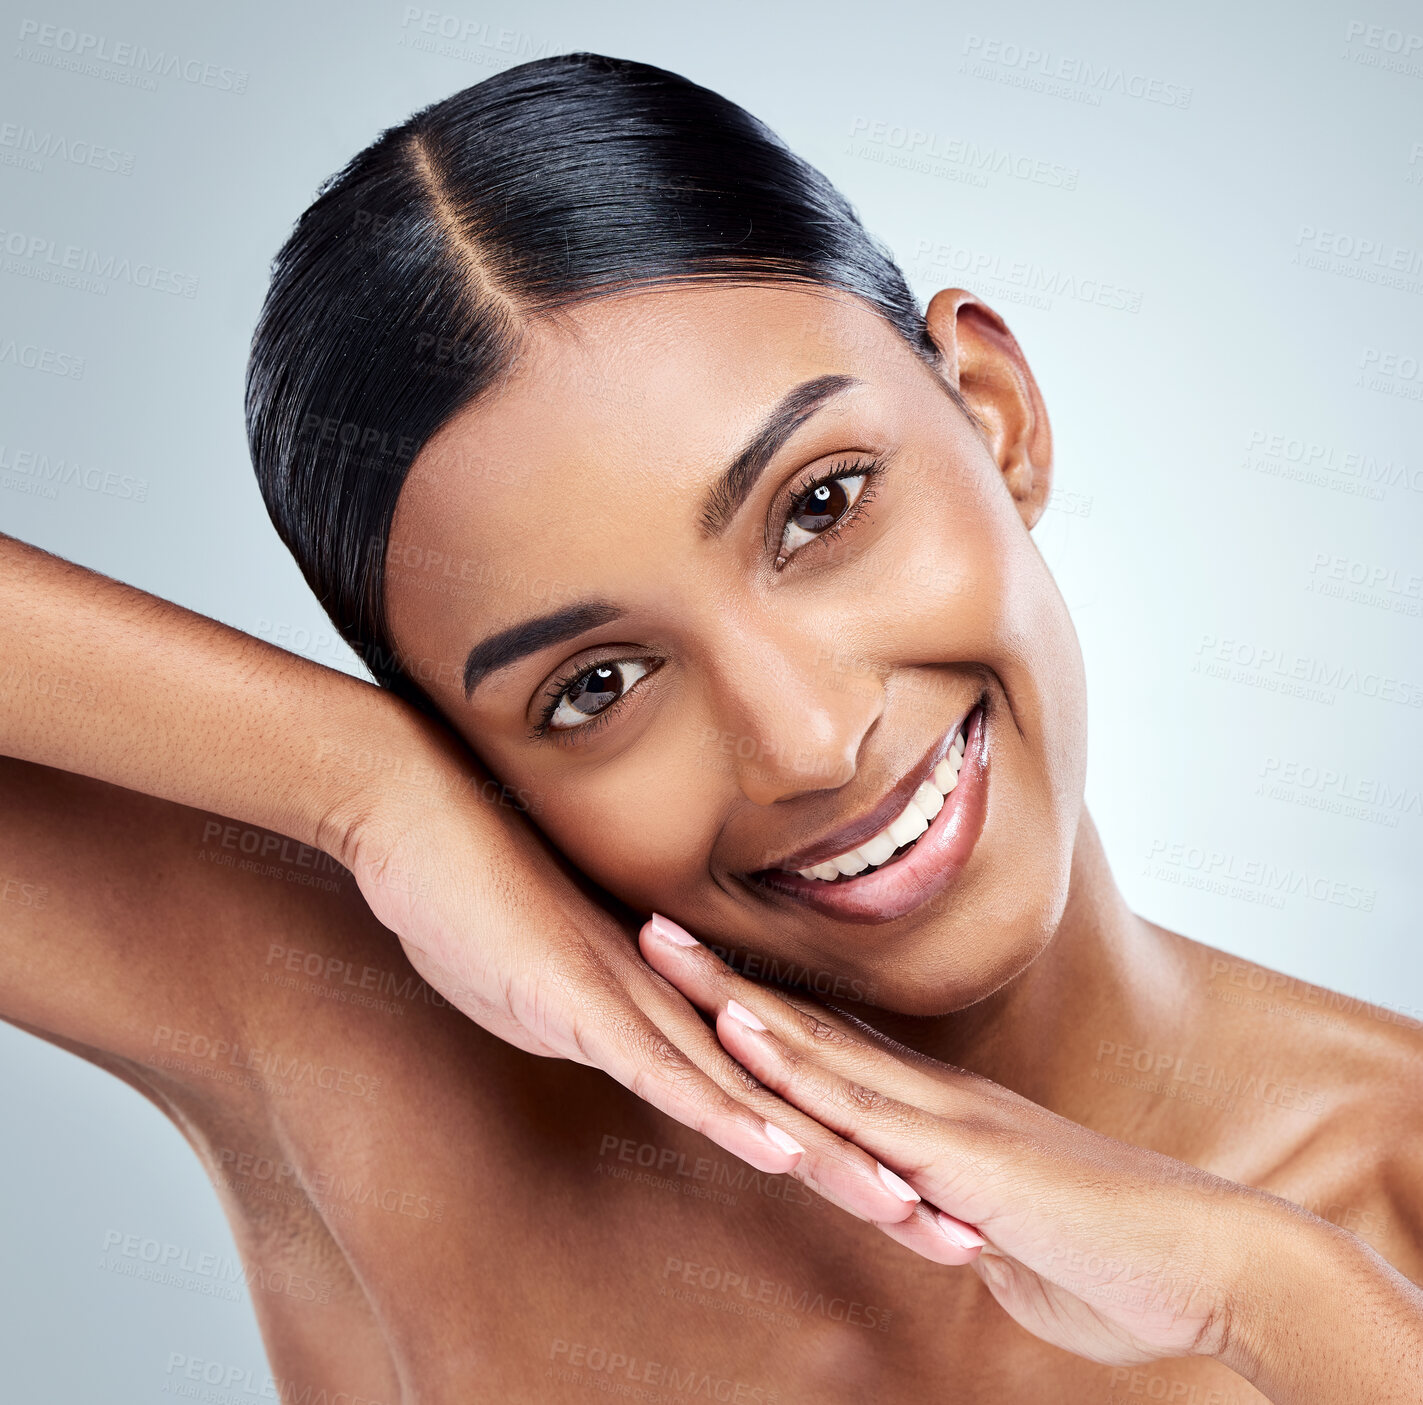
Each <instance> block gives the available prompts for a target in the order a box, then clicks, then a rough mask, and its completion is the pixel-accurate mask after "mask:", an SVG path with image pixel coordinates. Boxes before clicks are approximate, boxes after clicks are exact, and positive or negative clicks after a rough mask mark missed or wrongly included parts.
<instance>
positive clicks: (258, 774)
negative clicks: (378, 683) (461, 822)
mask: <svg viewBox="0 0 1423 1405" xmlns="http://www.w3.org/2000/svg"><path fill="white" fill-rule="evenodd" d="M0 599H3V600H4V602H5V608H4V610H3V611H0V659H3V660H4V665H3V667H2V668H0V754H3V755H7V756H13V757H16V758H18V759H20V760H24V761H34V762H38V763H39V764H41V765H44V766H54V767H57V768H59V769H61V770H66V771H73V772H76V773H77V774H79V775H84V776H91V777H93V778H94V779H96V780H103V781H109V782H112V783H113V784H115V785H121V786H125V787H127V788H128V789H130V790H138V791H142V792H144V793H145V794H148V795H154V796H158V797H159V798H161V799H164V800H173V801H176V802H178V803H179V804H183V805H191V806H194V807H196V808H199V809H204V810H215V811H217V812H218V813H219V814H224V815H230V816H232V818H234V819H238V820H246V821H248V822H249V823H252V824H256V825H262V826H264V827H267V828H270V829H274V830H277V831H279V832H280V833H282V834H287V835H291V836H292V837H293V838H294V839H298V840H301V841H302V842H304V843H307V844H310V845H312V846H314V847H316V848H320V849H323V850H325V851H327V852H331V853H333V854H334V855H335V856H336V857H337V858H340V857H341V855H340V853H339V852H337V851H338V850H339V849H340V848H341V846H342V844H343V843H344V842H345V837H346V836H345V832H344V831H345V827H346V821H345V818H344V817H345V816H347V815H349V814H350V813H352V810H353V807H354V806H356V804H357V802H358V799H359V797H360V796H361V793H362V790H363V789H367V790H368V789H369V786H370V772H369V769H367V770H365V771H361V770H358V769H357V768H356V767H355V766H353V765H352V764H351V759H352V758H354V757H382V756H385V757H395V756H399V757H402V758H404V760H405V763H406V772H405V773H406V774H407V775H410V774H419V767H420V765H421V764H422V763H423V765H425V766H426V767H428V768H429V769H430V772H431V774H433V772H434V771H435V770H437V769H445V768H448V767H449V766H450V765H451V764H452V761H453V758H454V756H455V754H456V748H455V746H454V745H453V743H452V740H451V739H450V738H449V737H448V736H447V735H446V734H445V733H444V732H443V729H441V728H438V727H436V726H435V725H434V724H433V723H431V722H429V721H428V720H427V719H425V718H422V717H421V716H420V715H419V714H418V713H417V712H416V711H415V710H414V709H413V708H409V707H406V706H404V705H403V704H401V703H400V702H399V700H398V699H396V698H394V697H392V696H390V695H388V694H386V693H385V692H384V691H383V690H381V689H379V688H376V687H374V686H373V685H371V684H369V683H364V682H361V681H360V680H359V679H355V678H351V677H348V676H347V675H346V674H344V673H340V672H338V671H337V670H335V669H330V668H324V667H322V666H321V665H320V664H315V663H311V662H309V661H308V660H306V659H302V658H298V657H297V656H296V655H293V654H289V653H287V652H285V651H284V650H282V649H277V648H274V647H273V646H271V645H270V644H266V643H264V642H262V641H261V640H258V639H254V638H252V637H251V636H250V635H247V634H243V633H242V632H241V631H239V630H235V629H229V628H228V627H227V626H226V625H222V624H218V623H217V622H216V621H214V620H210V619H207V618H205V617H204V616H202V615H198V614H194V613H193V612H192V611H190V610H185V609H183V608H182V607H181V606H178V605H173V604H170V603H169V602H168V601H166V600H159V599H157V598H156V597H154V596H151V595H146V594H144V593H143V592H142V591H139V590H135V589H133V588H131V587H129V586H126V585H122V584H120V583H119V582H117V581H113V580H110V579H109V578H108V577H106V576H101V575H98V574H96V573H95V572H92V571H88V570H85V569H83V568H82V567H79V566H74V565H71V564H70V563H69V562H67V561H62V560H60V559H59V558H58V557H55V556H51V555H48V554H47V553H45V552H43V551H39V550H37V549H35V548H34V547H31V546H27V545H25V544H24V543H22V542H18V541H15V540H14V539H12V538H9V537H3V536H0ZM343 762H344V764H343Z"/></svg>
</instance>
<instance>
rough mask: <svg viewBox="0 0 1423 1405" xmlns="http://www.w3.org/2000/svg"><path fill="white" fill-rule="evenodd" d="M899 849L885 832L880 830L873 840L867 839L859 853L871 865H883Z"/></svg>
mask: <svg viewBox="0 0 1423 1405" xmlns="http://www.w3.org/2000/svg"><path fill="white" fill-rule="evenodd" d="M898 847H899V846H898V845H897V844H895V842H894V840H893V839H891V838H890V837H889V835H888V834H886V833H885V832H884V830H880V832H879V833H878V834H877V835H875V837H874V838H873V839H867V840H865V842H864V843H863V844H861V845H860V848H859V852H860V854H861V855H862V856H863V857H864V858H865V859H866V860H867V861H868V862H869V863H872V864H882V863H883V862H884V861H885V860H886V859H887V858H888V857H889V856H890V855H891V854H892V853H894V851H895V849H896V848H898Z"/></svg>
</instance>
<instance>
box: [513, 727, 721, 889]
mask: <svg viewBox="0 0 1423 1405" xmlns="http://www.w3.org/2000/svg"><path fill="white" fill-rule="evenodd" d="M711 780H712V777H711V776H710V775H709V774H708V772H707V771H706V770H704V769H699V768H698V766H697V764H696V760H695V757H693V758H692V760H690V761H689V760H688V758H687V756H686V755H685V754H672V753H670V752H669V750H667V749H665V748H657V747H647V748H642V747H639V748H637V750H636V752H635V753H630V754H629V755H627V756H625V757H624V758H622V759H621V760H620V761H614V762H611V763H610V764H609V765H608V766H606V767H603V768H595V769H590V770H589V771H588V772H587V774H585V775H583V776H581V777H579V778H576V779H572V780H569V779H566V778H564V779H561V780H560V782H559V784H558V785H556V786H552V787H550V786H543V787H542V788H541V794H542V796H543V798H544V805H543V809H542V812H541V813H540V814H539V815H538V816H537V820H538V824H539V827H540V828H541V829H542V830H543V831H544V833H545V834H546V835H547V836H548V837H549V839H550V840H551V841H552V842H553V844H554V845H555V846H556V847H557V848H558V849H559V850H561V851H562V853H563V854H564V855H565V856H566V857H567V858H568V859H569V861H570V862H572V863H573V864H574V865H575V866H576V867H577V868H579V869H581V870H582V871H583V872H584V873H586V874H587V875H588V876H589V877H590V878H592V879H593V880H594V882H596V883H599V884H601V885H602V886H603V887H604V888H606V889H607V890H608V891H609V892H610V893H612V894H613V895H614V896H615V897H617V898H619V899H621V900H622V901H623V902H625V903H628V904H629V905H631V906H633V907H639V908H647V909H651V908H656V907H659V906H660V907H662V908H664V909H667V908H670V906H671V905H672V903H673V902H674V901H675V895H676V894H678V893H685V891H686V890H687V889H688V888H689V887H690V886H692V885H694V884H696V883H699V882H704V881H705V880H706V878H707V863H706V856H707V854H709V853H710V852H711V849H712V845H713V842H714V840H715V837H716V835H715V824H714V821H713V815H712V805H711V798H710V797H711V794H712V790H713V787H712V785H711V784H710V782H711ZM534 784H537V782H535V783H534Z"/></svg>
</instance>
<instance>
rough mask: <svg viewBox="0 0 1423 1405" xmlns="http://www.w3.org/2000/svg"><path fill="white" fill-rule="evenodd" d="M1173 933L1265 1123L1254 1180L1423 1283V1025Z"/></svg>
mask: <svg viewBox="0 0 1423 1405" xmlns="http://www.w3.org/2000/svg"><path fill="white" fill-rule="evenodd" d="M1168 935H1170V936H1171V937H1172V938H1173V940H1174V942H1175V943H1178V944H1179V948H1178V949H1179V951H1180V953H1181V958H1182V960H1183V962H1184V964H1185V965H1186V967H1187V969H1188V971H1189V972H1190V977H1191V998H1192V1001H1193V1004H1194V1005H1195V1007H1196V1010H1197V1011H1198V1013H1199V1018H1200V1020H1201V1022H1202V1025H1203V1026H1204V1027H1206V1028H1209V1029H1211V1030H1212V1031H1214V1033H1213V1035H1212V1038H1213V1040H1214V1047H1216V1048H1217V1049H1220V1050H1222V1051H1228V1052H1223V1053H1222V1054H1221V1058H1222V1059H1224V1060H1227V1061H1228V1062H1229V1064H1230V1067H1231V1068H1232V1070H1233V1071H1234V1080H1233V1081H1234V1085H1237V1086H1239V1087H1240V1088H1243V1089H1246V1090H1248V1097H1247V1098H1246V1099H1244V1100H1242V1101H1243V1102H1244V1103H1245V1105H1244V1106H1242V1107H1240V1108H1239V1109H1238V1112H1239V1115H1240V1117H1241V1119H1242V1120H1243V1121H1244V1123H1245V1124H1246V1125H1247V1126H1249V1127H1250V1128H1251V1129H1252V1130H1253V1131H1254V1132H1255V1133H1256V1135H1255V1136H1254V1138H1253V1140H1251V1141H1249V1142H1245V1143H1243V1144H1242V1147H1241V1149H1240V1151H1239V1155H1240V1156H1241V1157H1242V1159H1243V1160H1253V1161H1254V1163H1255V1169H1256V1171H1257V1175H1256V1176H1253V1177H1251V1178H1250V1183H1251V1184H1258V1185H1260V1186H1261V1187H1262V1188H1264V1189H1267V1190H1271V1191H1273V1192H1275V1193H1276V1194H1279V1195H1282V1196H1284V1198H1286V1199H1288V1200H1291V1201H1294V1202H1295V1203H1297V1204H1300V1205H1302V1206H1304V1208H1305V1209H1307V1210H1310V1211H1311V1212H1312V1213H1314V1214H1316V1215H1319V1216H1320V1217H1321V1218H1322V1219H1326V1220H1329V1221H1330V1222H1331V1223H1334V1224H1337V1225H1339V1226H1340V1227H1341V1228H1344V1229H1347V1230H1350V1231H1351V1232H1352V1233H1354V1234H1357V1235H1358V1236H1359V1237H1360V1238H1361V1239H1363V1240H1365V1241H1366V1242H1367V1243H1369V1244H1371V1245H1372V1246H1373V1247H1374V1248H1375V1249H1377V1250H1378V1252H1379V1253H1380V1254H1382V1255H1383V1257H1384V1258H1386V1259H1387V1260H1388V1261H1389V1262H1390V1263H1392V1264H1393V1265H1394V1267H1396V1268H1397V1269H1399V1271H1400V1272H1402V1273H1404V1274H1405V1275H1407V1276H1408V1277H1409V1278H1411V1279H1413V1280H1414V1281H1415V1282H1420V1283H1423V1022H1420V1021H1419V1020H1417V1019H1415V1018H1413V1017H1412V1015H1411V1014H1409V1013H1406V1012H1404V1011H1403V1010H1399V1009H1394V1008H1391V1007H1389V1006H1387V1005H1379V1004H1373V1003H1370V1002H1369V1001H1365V1000H1361V999H1359V998H1358V997H1356V996H1351V995H1346V994H1343V993H1341V992H1339V991H1335V990H1330V989H1328V988H1327V987H1325V986H1320V985H1315V984H1313V983H1312V982H1310V981H1306V980H1303V979H1301V978H1300V977H1298V976H1291V975H1288V974H1287V973H1285V972H1282V971H1276V970H1273V969H1271V968H1270V967H1267V966H1262V965H1260V964H1259V963H1257V962H1255V961H1251V960H1249V959H1247V958H1245V957H1241V956H1236V955H1232V954H1231V953H1229V952H1225V951H1221V950H1219V949H1217V948H1215V947H1210V946H1206V945H1204V944H1203V943H1200V942H1196V941H1192V940H1191V939H1189V938H1186V937H1181V936H1179V935H1178V934H1175V933H1171V934H1168ZM1237 1178H1238V1179H1244V1177H1243V1176H1241V1177H1237Z"/></svg>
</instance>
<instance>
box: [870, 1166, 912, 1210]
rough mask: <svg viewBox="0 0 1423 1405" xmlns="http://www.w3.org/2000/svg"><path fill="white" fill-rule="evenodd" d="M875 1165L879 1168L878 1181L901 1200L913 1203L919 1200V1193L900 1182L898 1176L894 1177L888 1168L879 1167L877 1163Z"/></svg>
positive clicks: (907, 1183) (906, 1182) (902, 1181)
mask: <svg viewBox="0 0 1423 1405" xmlns="http://www.w3.org/2000/svg"><path fill="white" fill-rule="evenodd" d="M875 1165H876V1166H879V1178H880V1180H882V1181H883V1182H884V1183H885V1185H887V1186H888V1187H889V1188H890V1189H891V1190H892V1191H893V1192H894V1193H895V1194H896V1195H897V1196H898V1197H899V1198H900V1199H901V1200H910V1201H913V1200H918V1199H919V1192H918V1191H917V1190H915V1189H914V1187H913V1186H912V1185H910V1184H909V1182H908V1181H905V1180H902V1179H901V1178H900V1177H899V1176H896V1175H895V1174H894V1172H893V1171H891V1170H890V1169H889V1167H888V1166H883V1165H880V1163H879V1162H878V1161H876V1162H875Z"/></svg>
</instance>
